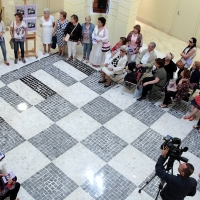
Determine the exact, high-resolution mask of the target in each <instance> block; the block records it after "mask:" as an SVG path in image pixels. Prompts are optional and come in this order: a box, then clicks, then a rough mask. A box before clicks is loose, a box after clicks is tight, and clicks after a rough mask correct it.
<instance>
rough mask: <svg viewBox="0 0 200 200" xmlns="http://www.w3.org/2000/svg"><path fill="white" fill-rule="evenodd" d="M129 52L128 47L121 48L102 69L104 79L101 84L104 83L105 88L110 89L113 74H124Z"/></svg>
mask: <svg viewBox="0 0 200 200" xmlns="http://www.w3.org/2000/svg"><path fill="white" fill-rule="evenodd" d="M127 51H128V47H127V46H126V45H123V46H121V47H120V51H118V52H117V53H116V54H115V55H114V56H113V57H112V58H111V59H110V60H109V61H108V63H106V64H105V67H103V68H102V71H101V75H102V79H101V80H100V81H99V83H104V82H106V84H105V85H104V87H108V86H110V85H111V80H110V76H112V75H113V74H122V73H123V70H124V68H125V66H126V63H127V60H128V58H127V55H126V54H127Z"/></svg>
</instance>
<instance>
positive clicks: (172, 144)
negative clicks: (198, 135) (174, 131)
mask: <svg viewBox="0 0 200 200" xmlns="http://www.w3.org/2000/svg"><path fill="white" fill-rule="evenodd" d="M163 140H165V142H164V143H163V144H162V145H161V147H160V148H161V149H163V148H164V149H165V148H166V147H168V148H169V152H168V154H167V156H166V158H165V161H166V160H167V159H168V158H169V159H168V163H167V167H166V171H169V170H170V169H172V167H173V164H174V161H175V160H178V161H183V162H186V163H187V162H188V159H187V158H185V157H182V156H181V155H182V153H183V152H186V151H187V150H188V147H184V148H180V145H181V139H180V138H176V137H175V138H173V137H172V136H170V135H167V137H164V138H163Z"/></svg>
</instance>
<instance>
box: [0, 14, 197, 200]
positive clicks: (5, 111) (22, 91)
mask: <svg viewBox="0 0 200 200" xmlns="http://www.w3.org/2000/svg"><path fill="white" fill-rule="evenodd" d="M57 16H58V14H55V17H57ZM138 23H140V22H138ZM140 24H141V25H142V33H143V36H144V47H145V45H147V44H148V42H151V41H155V42H156V43H157V48H156V52H157V54H158V57H163V56H164V55H165V53H167V52H169V51H170V52H173V53H174V54H175V59H176V60H177V59H178V58H179V53H180V52H181V50H182V49H183V48H184V47H185V46H186V45H187V44H186V43H185V42H183V41H180V40H178V39H176V38H173V37H171V36H169V35H167V34H165V33H162V32H160V31H158V30H155V29H153V28H151V27H149V26H147V25H145V24H142V23H140ZM37 34H38V35H39V32H38V33H37ZM8 39H9V36H8V34H7V35H6V40H7V41H8ZM7 46H8V45H7ZM144 47H143V48H144ZM37 49H38V51H41V52H42V46H41V44H40V41H39V39H38V41H37ZM198 50H199V49H198ZM40 55H41V54H40ZM8 56H9V60H10V62H11V67H7V66H4V65H3V64H2V65H1V66H0V74H1V77H0V133H1V137H2V138H1V140H0V151H2V152H4V153H5V155H6V157H5V159H4V160H3V161H2V162H1V164H3V163H6V168H7V171H14V173H15V174H16V175H17V176H18V180H19V182H20V183H21V189H20V192H19V195H18V196H19V198H20V199H21V200H47V199H48V200H58V199H59V200H94V199H102V200H107V199H108V200H125V199H126V200H151V199H154V198H155V194H156V191H157V185H158V181H159V180H158V178H156V179H155V181H154V182H152V183H151V184H150V186H149V187H147V188H146V189H145V190H144V191H142V193H141V194H139V193H138V190H139V188H140V187H141V186H142V185H144V183H145V181H146V180H147V179H148V178H150V177H151V175H152V174H153V173H154V168H155V163H156V160H157V158H158V156H159V154H160V145H161V144H162V143H163V140H162V138H163V136H166V135H168V134H169V135H172V136H174V137H179V138H180V139H181V140H182V146H183V147H184V146H188V147H189V151H188V152H186V153H183V155H182V156H184V157H186V158H188V159H189V162H191V163H192V164H194V167H195V172H194V174H193V175H192V177H194V178H195V179H197V180H198V174H199V172H200V171H199V169H200V149H199V146H200V134H199V133H198V132H197V131H196V130H194V129H193V128H192V126H193V125H194V124H196V123H197V120H194V121H192V122H189V121H186V120H184V119H183V118H182V117H183V115H184V114H185V103H184V102H182V103H181V104H180V105H179V107H178V108H177V105H172V106H171V107H169V109H167V110H164V109H161V108H159V107H158V106H157V105H158V103H160V102H161V101H162V96H160V95H158V96H154V100H152V101H142V102H137V101H136V99H135V98H134V97H133V89H132V90H128V89H126V88H125V87H124V86H123V85H122V84H117V85H113V86H111V87H109V88H104V87H103V84H99V83H97V82H98V80H99V78H100V74H99V72H97V71H96V70H95V69H93V68H91V67H90V66H87V65H84V64H83V63H81V62H80V61H76V62H75V63H71V62H68V63H67V62H65V60H64V59H63V58H62V57H60V56H59V55H58V54H54V55H52V56H49V57H46V58H42V55H41V56H40V58H39V62H34V61H35V58H30V60H29V62H28V63H27V65H26V66H25V67H24V66H22V65H19V66H14V64H13V61H12V60H13V52H12V51H11V50H9V49H8ZM79 57H81V54H79ZM196 58H199V52H198V55H197V57H196ZM198 60H200V59H198ZM30 63H32V64H30ZM5 68H6V69H5ZM14 69H18V70H15V71H13V70H14ZM198 117H199V115H198ZM177 167H178V162H177V161H176V162H175V164H174V173H175V174H176V173H177ZM186 199H187V200H189V199H194V200H199V199H200V181H199V180H198V190H197V193H196V195H195V196H194V197H192V198H191V197H187V198H186Z"/></svg>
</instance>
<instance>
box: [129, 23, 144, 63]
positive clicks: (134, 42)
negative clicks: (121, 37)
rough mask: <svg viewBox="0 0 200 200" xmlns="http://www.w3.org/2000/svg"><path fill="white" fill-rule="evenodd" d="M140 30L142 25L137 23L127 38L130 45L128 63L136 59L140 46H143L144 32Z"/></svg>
mask: <svg viewBox="0 0 200 200" xmlns="http://www.w3.org/2000/svg"><path fill="white" fill-rule="evenodd" d="M140 31H141V27H140V25H138V24H137V25H135V26H134V27H133V31H131V32H130V33H129V34H128V36H127V38H126V39H127V43H128V47H129V52H128V63H130V62H134V61H135V59H136V56H137V54H138V53H139V50H140V47H142V34H141V33H140Z"/></svg>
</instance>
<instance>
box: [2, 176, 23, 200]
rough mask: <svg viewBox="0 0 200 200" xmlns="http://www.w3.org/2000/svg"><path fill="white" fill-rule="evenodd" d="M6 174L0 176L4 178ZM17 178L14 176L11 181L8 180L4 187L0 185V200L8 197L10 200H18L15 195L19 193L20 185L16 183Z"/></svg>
mask: <svg viewBox="0 0 200 200" xmlns="http://www.w3.org/2000/svg"><path fill="white" fill-rule="evenodd" d="M5 175H6V174H0V176H5ZM16 181H17V177H16V176H15V177H14V178H13V179H9V180H8V183H7V184H6V185H4V183H2V180H1V183H0V200H1V199H5V198H7V197H10V200H16V199H17V200H18V198H17V193H18V192H19V188H20V183H18V182H16Z"/></svg>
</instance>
